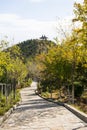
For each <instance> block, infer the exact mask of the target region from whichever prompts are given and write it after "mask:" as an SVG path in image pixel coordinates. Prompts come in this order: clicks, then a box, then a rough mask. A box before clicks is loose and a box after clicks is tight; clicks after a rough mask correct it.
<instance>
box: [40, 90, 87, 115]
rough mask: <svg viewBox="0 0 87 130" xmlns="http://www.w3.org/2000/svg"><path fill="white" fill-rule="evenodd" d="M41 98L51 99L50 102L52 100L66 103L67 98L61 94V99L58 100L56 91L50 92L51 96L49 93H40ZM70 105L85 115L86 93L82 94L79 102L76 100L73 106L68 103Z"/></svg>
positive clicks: (86, 111)
mask: <svg viewBox="0 0 87 130" xmlns="http://www.w3.org/2000/svg"><path fill="white" fill-rule="evenodd" d="M41 96H42V97H44V98H52V100H54V101H58V102H63V103H64V102H66V103H68V99H67V97H65V96H64V95H63V94H62V97H61V98H59V95H58V90H54V91H52V95H51V93H49V92H42V93H41ZM51 96H52V97H51ZM70 105H72V106H73V107H75V108H76V109H78V110H80V111H82V112H84V113H86V114H87V92H84V93H83V95H82V96H81V98H80V101H79V100H78V99H77V100H76V103H75V104H71V103H70Z"/></svg>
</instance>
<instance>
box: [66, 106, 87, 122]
mask: <svg viewBox="0 0 87 130" xmlns="http://www.w3.org/2000/svg"><path fill="white" fill-rule="evenodd" d="M64 107H65V108H67V109H68V110H69V111H71V112H72V113H73V114H75V115H76V116H77V117H79V118H80V119H81V120H83V121H84V122H85V123H87V114H85V113H83V112H81V111H79V110H77V109H76V108H74V107H72V106H71V105H68V104H66V103H65V104H64Z"/></svg>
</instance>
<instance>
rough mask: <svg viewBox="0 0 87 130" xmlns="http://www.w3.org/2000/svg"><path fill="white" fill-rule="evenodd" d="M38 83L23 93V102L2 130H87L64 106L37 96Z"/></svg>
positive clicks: (84, 124)
mask: <svg viewBox="0 0 87 130" xmlns="http://www.w3.org/2000/svg"><path fill="white" fill-rule="evenodd" d="M35 88H36V83H35V82H33V83H32V87H30V88H24V89H23V90H22V91H21V96H22V102H21V104H20V105H19V106H18V107H17V109H16V110H15V111H14V112H13V113H12V114H11V115H10V116H9V118H8V119H7V120H6V121H5V122H4V123H3V125H2V126H1V128H0V130H87V124H86V123H84V122H83V121H81V120H80V119H79V118H77V117H76V116H75V115H73V114H72V113H71V112H70V111H68V110H67V109H66V108H64V107H62V106H58V105H56V104H54V103H51V102H48V101H45V100H44V99H42V98H40V97H38V96H37V95H35V92H34V91H35Z"/></svg>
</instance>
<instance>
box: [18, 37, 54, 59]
mask: <svg viewBox="0 0 87 130" xmlns="http://www.w3.org/2000/svg"><path fill="white" fill-rule="evenodd" d="M54 45H55V43H54V42H52V41H48V40H38V39H33V40H32V39H31V40H27V41H23V42H21V43H19V44H17V46H18V47H19V48H20V50H21V53H22V56H23V57H24V58H30V57H34V56H36V55H38V54H41V53H47V52H48V50H49V48H51V47H52V46H54Z"/></svg>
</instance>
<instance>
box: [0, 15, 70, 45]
mask: <svg viewBox="0 0 87 130" xmlns="http://www.w3.org/2000/svg"><path fill="white" fill-rule="evenodd" d="M58 22H59V23H60V24H61V25H62V28H65V30H66V29H67V30H68V27H69V25H70V18H67V19H65V20H64V19H63V20H62V19H60V20H58V21H57V20H56V21H39V20H35V19H22V18H20V17H19V16H18V15H15V14H0V35H1V36H2V35H3V36H4V35H7V36H8V37H10V38H11V39H12V38H14V42H16V43H17V42H19V41H23V40H27V39H31V38H39V37H40V36H41V35H43V34H44V35H46V36H47V37H48V38H49V39H53V38H54V37H56V36H57V33H58V32H57V31H58V30H59V29H60V26H59V23H58ZM56 28H58V30H57V29H56ZM60 31H61V29H60ZM59 33H60V32H59ZM60 34H61V33H60Z"/></svg>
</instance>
